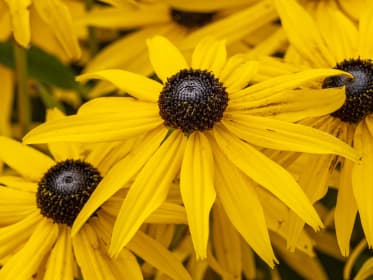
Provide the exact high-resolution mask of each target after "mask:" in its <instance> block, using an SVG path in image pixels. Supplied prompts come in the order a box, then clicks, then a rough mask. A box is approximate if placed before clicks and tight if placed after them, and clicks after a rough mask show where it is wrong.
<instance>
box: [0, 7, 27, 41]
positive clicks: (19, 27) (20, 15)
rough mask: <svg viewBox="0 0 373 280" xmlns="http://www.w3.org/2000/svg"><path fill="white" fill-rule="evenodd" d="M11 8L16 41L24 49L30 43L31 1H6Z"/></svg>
mask: <svg viewBox="0 0 373 280" xmlns="http://www.w3.org/2000/svg"><path fill="white" fill-rule="evenodd" d="M5 3H6V4H7V5H8V7H9V11H10V18H11V22H12V29H13V34H14V38H15V40H16V41H17V42H18V43H19V44H20V45H21V46H23V47H25V48H26V47H27V46H28V44H29V43H30V11H29V8H30V5H31V0H5Z"/></svg>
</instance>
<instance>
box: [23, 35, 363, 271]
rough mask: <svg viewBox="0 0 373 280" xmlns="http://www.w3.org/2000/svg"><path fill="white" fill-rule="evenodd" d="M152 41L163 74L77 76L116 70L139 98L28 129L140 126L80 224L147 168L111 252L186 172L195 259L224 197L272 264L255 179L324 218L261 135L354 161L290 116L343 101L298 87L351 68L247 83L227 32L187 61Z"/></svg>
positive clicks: (73, 135)
mask: <svg viewBox="0 0 373 280" xmlns="http://www.w3.org/2000/svg"><path fill="white" fill-rule="evenodd" d="M148 45H149V56H150V60H151V62H152V65H153V67H154V71H155V72H156V74H157V76H158V77H159V78H160V80H161V81H162V82H157V81H154V80H151V79H148V78H146V77H143V76H140V75H137V74H134V73H131V72H127V71H123V70H104V71H101V72H97V73H92V74H86V75H83V76H80V77H79V80H83V79H90V78H99V79H104V80H108V81H111V82H112V83H114V84H115V85H116V86H117V87H119V88H120V89H122V90H124V91H125V92H128V93H129V94H130V95H131V96H133V97H134V98H132V97H112V98H111V97H108V98H98V99H95V100H92V101H90V102H88V103H86V104H85V105H83V106H82V107H81V108H80V111H79V113H78V114H77V115H75V116H70V117H67V118H65V119H64V120H61V121H58V120H57V121H52V122H48V123H46V124H43V125H41V126H39V127H37V128H35V129H34V130H32V131H31V132H30V133H29V134H28V135H26V136H25V138H24V140H25V141H26V142H28V143H42V142H58V141H62V140H68V141H76V142H103V141H113V140H120V139H130V138H133V137H134V136H137V135H142V139H141V140H139V142H138V143H137V144H136V145H135V146H136V149H134V151H133V152H132V154H130V155H129V156H128V157H127V158H125V159H124V160H122V161H121V162H119V163H118V164H117V165H115V166H114V167H113V169H112V170H111V171H110V172H109V174H108V177H110V180H108V181H107V182H108V184H105V185H104V184H100V187H99V188H97V189H96V191H95V193H94V194H93V195H92V197H91V199H90V200H89V202H88V203H87V204H86V206H85V208H84V209H83V211H82V212H81V213H80V215H79V217H78V218H77V220H76V222H75V224H74V226H73V234H74V233H76V232H77V231H78V230H79V228H80V227H81V226H82V225H83V223H84V222H85V221H86V219H87V218H88V217H89V216H90V215H91V214H92V213H94V211H95V210H96V209H97V208H98V207H99V206H100V205H101V204H102V203H103V202H104V201H105V200H106V199H108V198H109V197H110V195H112V194H114V193H115V192H116V191H117V190H118V189H119V188H121V186H123V185H124V184H125V183H127V182H128V180H129V179H130V178H131V177H130V174H133V176H134V175H135V174H136V173H137V172H138V171H139V173H138V174H137V176H136V178H135V180H134V183H133V185H132V186H131V187H130V190H129V192H128V195H127V197H126V199H125V200H124V203H123V206H122V208H121V210H120V212H119V214H118V218H117V221H116V224H115V226H114V230H113V237H112V243H111V247H110V253H111V254H112V255H116V254H118V253H119V252H120V250H121V249H122V248H123V247H124V246H125V245H126V244H127V243H128V242H129V240H130V239H131V237H132V236H133V235H134V234H135V233H136V231H137V230H138V229H139V227H140V226H141V224H142V223H143V222H144V220H145V219H146V218H147V217H148V216H149V215H150V214H151V213H152V212H153V211H154V210H155V209H157V208H158V207H159V206H160V205H161V203H162V202H163V201H164V200H165V198H166V195H167V192H168V189H169V186H170V184H171V183H172V181H173V180H174V179H175V178H176V177H178V175H180V191H181V196H182V199H183V203H184V205H185V208H186V212H187V217H188V224H189V227H190V231H191V234H192V239H193V244H194V247H195V250H196V255H197V258H204V257H205V256H206V248H207V242H208V236H209V213H210V209H211V207H212V205H213V204H214V201H215V198H216V196H218V197H219V199H220V200H221V202H222V205H223V207H224V209H225V211H226V212H227V215H228V217H229V218H230V220H231V222H232V223H233V225H234V226H235V227H236V228H237V230H238V231H239V232H240V233H241V235H242V236H243V238H244V239H245V240H246V241H247V242H248V243H249V244H250V246H251V247H252V248H253V249H254V251H256V252H257V253H258V255H259V256H261V257H262V258H263V259H264V260H265V261H266V262H267V263H268V264H269V265H273V260H274V255H273V252H272V249H271V246H270V242H269V236H268V232H267V227H266V223H265V221H264V215H263V211H262V205H261V203H260V202H259V200H258V197H257V191H256V189H255V187H254V186H253V184H252V183H251V180H254V181H256V182H258V183H259V184H260V185H261V186H262V187H263V188H266V189H267V190H269V191H270V192H272V193H273V194H275V195H276V196H277V197H278V198H279V199H280V200H282V201H283V202H284V203H285V204H286V205H287V206H288V207H289V208H290V209H292V210H293V211H294V212H295V213H297V215H299V216H300V217H301V218H302V219H304V220H305V221H306V222H307V223H308V224H310V225H311V226H312V227H313V228H315V229H317V228H319V227H320V226H321V221H320V219H319V217H318V216H317V214H316V212H315V210H314V209H313V208H312V207H311V205H310V203H309V201H308V200H307V198H306V196H305V195H304V193H303V192H302V191H301V189H300V188H299V186H298V184H297V183H296V182H295V180H294V178H293V177H292V176H291V175H290V174H289V173H288V172H287V171H286V170H285V169H283V168H282V167H280V165H278V164H276V163H274V162H273V161H272V160H270V159H269V158H268V157H267V156H265V155H264V154H263V153H261V152H260V151H259V150H258V149H257V146H260V147H267V148H272V149H280V150H291V151H303V152H309V153H337V154H340V155H343V156H346V157H347V158H350V159H354V160H357V159H358V155H357V154H356V153H355V152H354V151H353V150H352V149H351V148H350V147H349V146H348V145H346V144H344V143H343V142H341V141H339V140H337V139H336V138H334V137H331V136H330V135H328V134H326V133H323V132H320V131H317V130H315V129H312V128H309V127H307V126H302V125H297V124H293V123H291V122H288V121H296V120H299V119H303V118H305V117H309V116H315V115H320V114H325V112H330V111H332V110H335V108H338V107H339V106H340V105H341V104H342V103H343V101H344V96H343V90H342V89H329V90H325V91H322V92H320V91H316V92H315V91H313V90H305V91H302V90H291V89H292V88H294V87H297V86H298V85H300V84H302V83H303V82H306V81H309V80H312V79H315V78H321V77H325V76H327V75H335V74H337V73H338V74H340V73H343V72H340V71H338V70H322V69H318V70H312V71H307V72H304V73H298V74H294V75H288V76H281V77H278V78H275V79H271V80H268V81H266V82H263V83H259V84H255V85H252V86H250V87H246V85H247V84H248V83H249V82H250V80H251V77H252V76H253V73H254V72H255V69H256V66H257V64H256V63H255V62H250V61H249V62H246V61H244V60H243V59H242V56H240V55H238V56H234V57H232V58H230V59H228V60H227V57H226V49H225V45H224V42H223V41H216V40H213V39H211V38H206V39H205V40H202V41H201V42H200V43H199V44H198V45H197V47H196V49H195V50H194V53H193V55H192V62H191V64H188V63H187V62H186V60H185V58H184V57H183V55H182V54H181V53H180V52H179V50H178V49H177V48H176V47H175V46H174V45H173V44H172V43H170V42H169V41H168V40H167V39H165V38H164V37H160V36H156V37H154V38H152V39H150V40H149V41H148ZM245 87H246V88H245ZM309 95H310V96H312V98H310V97H308V96H309ZM304 99H307V100H311V99H312V100H313V101H312V103H313V104H312V105H309V104H307V105H305V103H304V102H300V101H303V100H304ZM125 169H126V170H127V172H126V175H123V170H125ZM109 182H110V184H109ZM254 229H255V230H254Z"/></svg>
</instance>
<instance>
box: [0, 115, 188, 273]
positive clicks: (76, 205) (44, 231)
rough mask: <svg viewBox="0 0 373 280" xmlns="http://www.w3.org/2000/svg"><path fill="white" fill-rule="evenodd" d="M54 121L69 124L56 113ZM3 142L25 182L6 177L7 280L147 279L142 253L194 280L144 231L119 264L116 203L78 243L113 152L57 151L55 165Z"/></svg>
mask: <svg viewBox="0 0 373 280" xmlns="http://www.w3.org/2000/svg"><path fill="white" fill-rule="evenodd" d="M49 116H50V117H52V118H61V117H62V116H61V113H59V112H58V111H56V110H55V111H53V112H50V114H49ZM0 143H1V149H0V159H1V160H3V161H4V162H5V163H6V164H7V165H8V166H10V167H11V168H12V169H13V170H15V171H16V172H17V173H18V174H19V175H20V176H18V175H14V176H0V183H1V185H2V187H0V217H1V222H0V264H1V266H2V267H1V269H0V278H1V279H4V280H5V279H9V280H11V279H20V280H21V279H25V280H28V279H31V278H32V276H34V275H36V276H37V277H40V279H41V278H43V279H70V280H73V279H76V277H78V276H79V273H78V270H77V267H78V268H79V270H80V272H81V275H82V276H83V278H84V279H143V277H142V273H141V269H140V267H139V264H138V262H137V260H136V258H135V256H134V255H133V253H135V254H136V255H138V256H140V257H141V258H142V259H144V260H145V261H147V262H149V263H150V264H152V265H154V266H155V267H156V268H157V269H160V270H161V271H162V272H164V273H166V274H168V275H169V276H171V277H172V278H173V279H185V280H191V278H190V276H189V275H188V273H187V272H186V270H185V269H184V268H183V266H182V264H181V263H180V262H179V261H178V260H177V258H176V257H175V256H173V255H172V253H170V252H169V251H168V250H167V249H166V248H165V247H163V246H162V245H161V244H160V243H158V242H156V241H155V240H154V239H152V238H150V237H148V236H147V235H146V234H144V233H142V232H141V231H139V232H138V233H137V234H136V235H135V236H134V238H133V239H132V240H131V242H130V243H129V244H128V246H127V248H126V249H124V250H123V251H122V252H121V253H120V254H119V256H118V258H117V259H115V260H114V259H111V258H110V257H109V255H108V254H107V244H108V243H109V242H110V234H111V231H112V225H113V221H114V216H113V209H115V208H113V206H111V204H113V202H111V201H108V204H106V205H103V207H102V208H100V209H98V210H97V211H96V212H95V213H94V215H92V217H91V218H90V219H89V221H87V223H85V225H84V226H83V228H82V230H81V231H80V232H79V233H78V234H77V235H75V236H74V237H73V238H72V237H71V226H72V224H73V222H74V220H75V218H76V216H77V215H78V214H79V212H80V210H81V208H82V207H83V205H84V203H85V202H86V201H87V200H88V198H89V196H90V194H91V193H92V192H93V191H94V189H95V188H96V186H97V185H98V184H99V183H100V182H103V181H104V180H105V173H106V171H105V170H107V169H108V168H109V166H107V165H108V163H107V160H103V159H104V158H105V156H107V154H108V152H109V151H110V149H109V148H108V146H107V145H105V147H104V146H100V145H96V146H90V147H89V148H90V149H89V150H86V149H84V148H83V147H82V146H80V145H75V144H63V143H55V144H50V145H49V151H50V153H51V154H52V155H53V157H54V159H52V158H50V157H48V156H46V155H45V154H43V153H41V152H39V151H37V150H35V149H33V148H31V147H27V146H25V145H23V144H21V143H19V142H17V141H15V140H12V139H10V138H6V137H4V136H1V137H0ZM114 215H115V211H114ZM163 215H164V213H163ZM158 216H159V215H158ZM155 218H156V219H157V215H156V217H155ZM158 220H159V217H158ZM132 252H133V253H132Z"/></svg>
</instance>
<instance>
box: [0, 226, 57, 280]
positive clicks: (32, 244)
mask: <svg viewBox="0 0 373 280" xmlns="http://www.w3.org/2000/svg"><path fill="white" fill-rule="evenodd" d="M57 236H58V226H57V225H56V224H53V223H52V222H51V221H49V220H47V219H42V220H41V221H40V222H39V224H38V225H37V227H36V229H35V231H34V232H33V234H32V235H31V238H30V239H29V240H28V242H27V243H26V245H25V246H24V247H23V248H22V249H21V250H20V251H18V252H17V253H15V254H14V255H13V256H12V257H11V258H10V259H9V260H8V261H7V262H6V263H5V264H4V266H3V267H2V268H1V270H0V279H4V280H14V279H31V278H32V275H33V274H35V273H36V271H37V270H38V268H39V265H40V264H41V262H42V261H43V259H44V258H45V256H46V255H47V254H48V253H49V250H50V249H51V247H52V246H53V244H54V242H55V240H56V239H57Z"/></svg>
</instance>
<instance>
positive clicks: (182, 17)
mask: <svg viewBox="0 0 373 280" xmlns="http://www.w3.org/2000/svg"><path fill="white" fill-rule="evenodd" d="M170 14H171V18H172V19H173V21H174V22H176V23H177V24H180V25H182V26H184V27H186V28H195V27H201V26H204V25H205V24H207V23H209V22H211V21H212V19H213V17H214V16H215V14H216V13H215V12H206V13H201V12H186V11H182V10H178V9H174V8H171V9H170Z"/></svg>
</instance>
